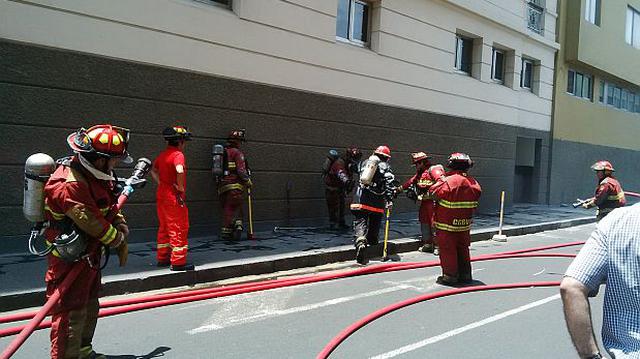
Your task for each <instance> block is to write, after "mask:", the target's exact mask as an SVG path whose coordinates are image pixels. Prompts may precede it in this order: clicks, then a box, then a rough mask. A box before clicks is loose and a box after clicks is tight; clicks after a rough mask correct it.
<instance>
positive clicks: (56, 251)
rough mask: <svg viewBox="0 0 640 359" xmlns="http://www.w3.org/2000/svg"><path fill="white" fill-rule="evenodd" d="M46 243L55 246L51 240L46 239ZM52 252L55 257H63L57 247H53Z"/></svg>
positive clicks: (48, 245)
mask: <svg viewBox="0 0 640 359" xmlns="http://www.w3.org/2000/svg"><path fill="white" fill-rule="evenodd" d="M44 243H46V244H47V247H51V246H53V243H51V242H49V241H44ZM51 254H53V256H54V257H58V258H61V257H60V252H58V250H57V249H55V248H53V250H51Z"/></svg>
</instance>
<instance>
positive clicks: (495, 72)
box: [491, 49, 504, 82]
mask: <svg viewBox="0 0 640 359" xmlns="http://www.w3.org/2000/svg"><path fill="white" fill-rule="evenodd" d="M491 78H492V79H494V80H497V81H500V82H502V81H504V52H503V51H501V50H498V49H493V63H492V66H491Z"/></svg>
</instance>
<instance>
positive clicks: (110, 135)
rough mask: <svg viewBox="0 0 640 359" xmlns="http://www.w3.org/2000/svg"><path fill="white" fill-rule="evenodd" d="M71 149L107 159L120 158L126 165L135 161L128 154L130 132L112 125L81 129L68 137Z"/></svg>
mask: <svg viewBox="0 0 640 359" xmlns="http://www.w3.org/2000/svg"><path fill="white" fill-rule="evenodd" d="M67 143H68V144H69V147H71V149H72V150H73V151H74V152H76V153H95V154H97V155H99V156H101V157H106V158H120V159H122V161H123V162H124V163H131V162H133V159H132V158H131V156H129V152H127V147H128V145H129V130H128V129H126V128H122V127H117V126H112V125H95V126H92V127H89V128H88V129H84V128H81V129H79V130H78V131H76V132H74V133H71V134H70V135H69V136H68V137H67Z"/></svg>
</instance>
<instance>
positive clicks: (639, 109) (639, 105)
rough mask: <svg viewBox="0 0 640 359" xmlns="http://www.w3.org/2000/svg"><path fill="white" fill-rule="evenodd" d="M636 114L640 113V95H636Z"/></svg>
mask: <svg viewBox="0 0 640 359" xmlns="http://www.w3.org/2000/svg"><path fill="white" fill-rule="evenodd" d="M636 112H637V113H640V94H638V95H636Z"/></svg>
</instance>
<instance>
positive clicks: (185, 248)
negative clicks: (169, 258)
mask: <svg viewBox="0 0 640 359" xmlns="http://www.w3.org/2000/svg"><path fill="white" fill-rule="evenodd" d="M187 249H189V246H182V247H173V248H171V250H172V251H173V252H178V251H186V250H187Z"/></svg>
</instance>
